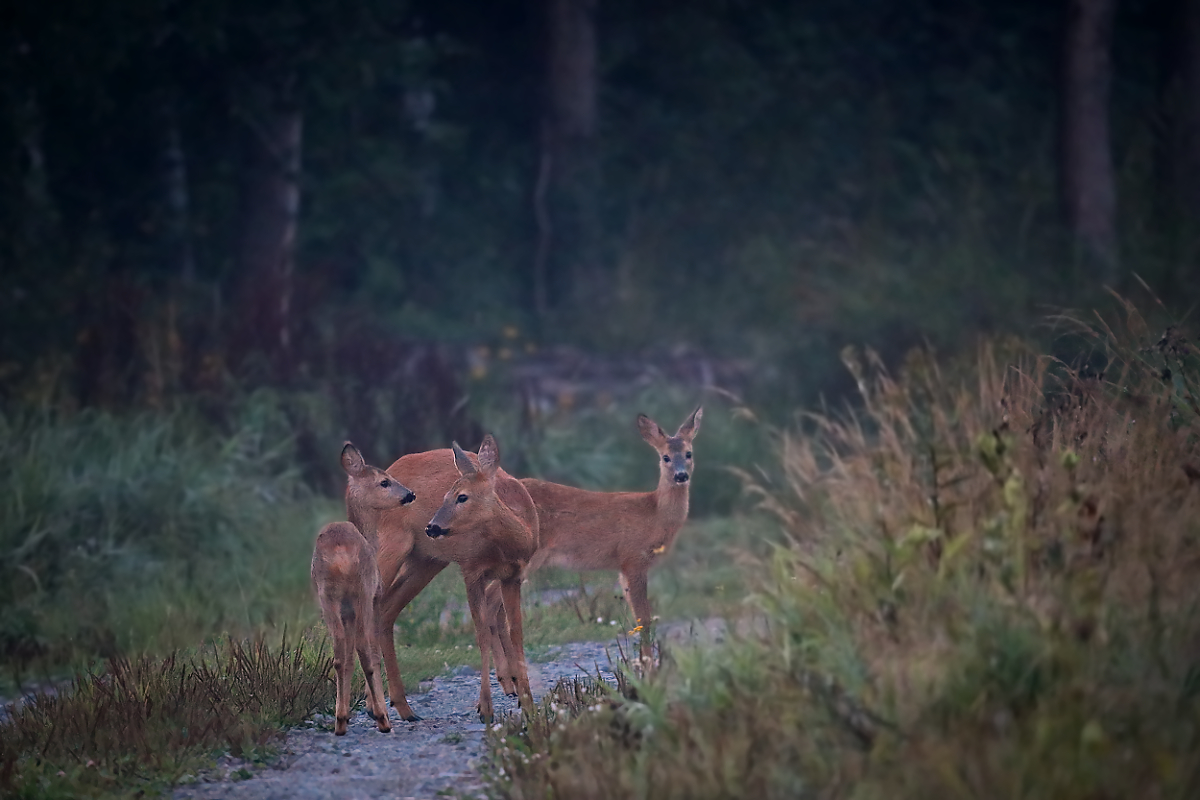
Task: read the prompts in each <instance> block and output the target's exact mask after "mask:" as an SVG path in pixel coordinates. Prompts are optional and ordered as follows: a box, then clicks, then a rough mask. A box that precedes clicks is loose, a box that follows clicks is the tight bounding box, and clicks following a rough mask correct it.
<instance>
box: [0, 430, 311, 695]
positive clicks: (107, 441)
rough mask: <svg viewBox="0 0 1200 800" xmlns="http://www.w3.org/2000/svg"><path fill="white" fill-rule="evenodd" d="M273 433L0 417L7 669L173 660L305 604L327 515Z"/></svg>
mask: <svg viewBox="0 0 1200 800" xmlns="http://www.w3.org/2000/svg"><path fill="white" fill-rule="evenodd" d="M262 427H263V426H261V425H259V424H257V423H256V422H255V421H254V419H253V417H252V415H248V416H247V419H245V420H244V421H243V422H242V423H241V424H240V425H238V426H237V427H236V430H235V432H234V433H233V434H232V435H221V434H220V433H218V432H216V431H214V430H213V429H212V428H211V427H210V426H207V425H205V424H203V423H201V422H200V421H198V420H196V419H194V418H192V417H190V416H188V415H186V414H182V413H178V414H140V415H134V416H128V417H121V416H115V415H110V414H105V413H92V412H87V413H81V414H77V415H74V416H60V415H56V414H51V413H14V414H10V415H5V416H0V553H2V554H3V560H2V561H0V609H2V613H0V660H2V661H4V662H7V664H8V665H9V666H10V667H11V668H13V669H16V670H18V671H20V670H22V669H25V668H36V667H38V665H43V666H44V665H48V664H62V663H64V662H77V661H79V660H80V659H86V658H88V657H94V656H99V657H105V658H107V657H112V656H116V655H119V654H124V653H129V652H133V651H136V650H138V649H141V648H145V647H150V646H153V647H154V648H155V649H158V650H160V651H165V650H169V649H171V648H172V647H175V646H191V645H194V644H196V643H197V642H198V641H200V640H201V639H202V638H203V637H205V636H207V635H209V634H212V633H216V632H219V631H222V630H247V629H250V628H253V627H255V626H257V625H260V624H263V623H265V622H283V621H288V620H291V619H293V618H294V617H293V615H294V613H295V611H294V607H295V606H296V605H297V604H298V601H299V602H303V604H304V607H305V608H307V607H308V603H307V602H304V600H303V599H306V598H307V594H308V586H307V559H308V557H309V554H310V553H311V542H312V537H313V535H314V531H315V530H316V529H317V527H318V524H319V518H320V515H319V509H318V506H317V505H316V504H315V502H314V500H313V498H312V497H311V496H310V494H309V492H308V491H307V489H306V488H305V486H304V485H303V483H302V482H301V481H300V480H299V479H298V477H297V475H296V472H295V470H294V469H293V468H292V467H291V466H290V464H291V461H290V455H291V453H290V449H289V444H288V442H287V440H286V439H283V440H275V439H271V440H268V439H267V438H266V437H265V436H264V435H263V434H262V433H261V430H262Z"/></svg>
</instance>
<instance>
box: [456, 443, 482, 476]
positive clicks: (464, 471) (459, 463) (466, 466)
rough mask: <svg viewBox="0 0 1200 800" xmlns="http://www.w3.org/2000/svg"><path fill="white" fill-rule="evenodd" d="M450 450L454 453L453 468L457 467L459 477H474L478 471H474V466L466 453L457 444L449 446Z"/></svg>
mask: <svg viewBox="0 0 1200 800" xmlns="http://www.w3.org/2000/svg"><path fill="white" fill-rule="evenodd" d="M450 449H451V450H453V451H454V466H456V467H458V474H459V475H474V474H475V473H476V472H478V471H479V470H477V469H475V464H474V463H473V462H472V461H471V457H470V456H469V455H467V451H466V450H463V449H462V448H461V447H459V446H458V442H454V443H453V444H451V445H450Z"/></svg>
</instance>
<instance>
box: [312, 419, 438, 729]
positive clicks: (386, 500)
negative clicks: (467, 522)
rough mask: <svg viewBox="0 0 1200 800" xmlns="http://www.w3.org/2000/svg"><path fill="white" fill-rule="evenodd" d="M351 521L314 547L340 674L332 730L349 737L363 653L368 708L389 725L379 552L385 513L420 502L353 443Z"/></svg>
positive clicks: (316, 583) (329, 530) (335, 525)
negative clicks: (380, 635) (378, 612)
mask: <svg viewBox="0 0 1200 800" xmlns="http://www.w3.org/2000/svg"><path fill="white" fill-rule="evenodd" d="M342 469H344V470H345V471H346V476H347V478H348V481H347V484H346V515H347V516H348V517H349V518H350V521H349V522H331V523H329V524H328V525H326V526H325V527H324V528H322V529H321V532H320V533H319V534H318V535H317V543H316V546H315V547H314V548H313V558H312V582H313V587H314V588H315V589H316V593H317V600H318V602H319V603H320V604H321V616H322V617H323V618H324V619H325V624H326V625H327V626H328V627H329V635H330V636H331V637H332V638H333V667H334V670H335V671H336V672H337V704H336V706H335V710H334V716H335V722H334V729H333V732H334V733H335V734H337V735H338V736H344V735H345V733H346V725H347V723H348V722H349V718H350V679H351V677H352V676H353V675H354V654H355V652H357V653H358V658H359V661H360V662H362V668H363V674H364V676H365V677H366V680H367V695H368V696H367V708H368V711H369V712H370V714H371V716H372V717H373V718H374V719H375V721H376V724H377V725H378V726H379V731H380V732H381V733H387V732H388V731H390V730H391V729H392V726H391V724H390V723H389V722H388V715H387V705H386V704H385V703H384V699H383V684H382V682H381V681H380V677H379V647H378V644H377V643H376V635H375V634H376V631H375V602H376V597H377V596H378V595H379V592H380V584H379V568H378V566H377V565H376V561H375V558H376V553H377V551H378V549H379V535H378V526H379V517H380V514H381V512H383V511H384V510H386V509H390V508H399V507H400V506H402V505H406V504H408V503H411V502H412V501H413V500H415V499H416V495H414V494H413V493H412V492H411V491H410V490H409V489H408V487H406V486H404V485H403V484H401V483H400V482H399V481H396V480H394V479H393V478H392V477H391V476H389V475H388V474H387V473H386V472H384V471H383V470H381V469H378V468H377V467H372V466H369V465H368V464H367V463H366V462H365V461H364V460H363V457H362V454H361V453H360V452H358V449H357V448H356V447H355V446H354V445H352V444H351V443H350V442H346V444H345V445H344V446H343V447H342Z"/></svg>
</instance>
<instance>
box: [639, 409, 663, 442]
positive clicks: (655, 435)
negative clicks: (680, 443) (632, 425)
mask: <svg viewBox="0 0 1200 800" xmlns="http://www.w3.org/2000/svg"><path fill="white" fill-rule="evenodd" d="M637 424H638V432H639V433H640V434H642V438H643V439H645V440H646V442H647V443H648V444H649V445H650V446H651V447H662V446H663V445H664V444H666V443H667V434H666V432H665V431H664V430H663V429H662V428H660V427H658V423H657V422H655V421H654V420H652V419H650V418H649V417H647V416H646V415H645V414H638V420H637Z"/></svg>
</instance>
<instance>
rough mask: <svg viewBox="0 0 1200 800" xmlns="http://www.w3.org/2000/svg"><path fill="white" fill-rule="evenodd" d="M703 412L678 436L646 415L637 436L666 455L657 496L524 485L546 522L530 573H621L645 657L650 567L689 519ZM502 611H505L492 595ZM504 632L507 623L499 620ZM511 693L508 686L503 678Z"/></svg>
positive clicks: (534, 482) (501, 666)
mask: <svg viewBox="0 0 1200 800" xmlns="http://www.w3.org/2000/svg"><path fill="white" fill-rule="evenodd" d="M702 415H703V408H697V409H696V410H695V411H693V412H692V414H691V416H689V417H688V418H687V419H686V420H684V422H683V424H682V425H680V426H679V430H678V431H676V432H675V435H674V436H668V435H667V434H666V432H665V431H663V429H662V428H660V427H659V426H658V423H656V422H654V420H652V419H650V418H649V417H647V416H646V415H645V414H639V415H638V419H637V425H638V431H639V432H640V433H641V434H642V438H643V439H645V440H646V442H647V443H649V445H650V446H651V447H653V448H654V449H655V450H656V451H657V452H658V455H659V464H658V466H659V474H658V488H656V489H655V490H654V491H653V492H591V491H587V490H585V489H576V488H574V487H571V486H563V485H561V484H557V483H550V482H549V481H543V480H538V479H536V478H526V479H524V480H522V481H521V483H522V484H524V486H525V488H526V489H528V490H529V494H530V496H531V497H532V498H533V503H534V505H535V506H536V508H537V513H538V522H539V525H540V532H539V542H538V550H537V553H535V554H534V556H533V560H532V561H530V562H529V566H528V568H527V570H526V572H527V574H528V573H532V572H533V571H534V570H536V569H538V568H540V567H542V566H552V567H561V568H562V569H568V570H574V571H578V572H588V571H591V570H601V569H603V570H619V571H620V578H621V588H622V590H623V591H624V594H625V600H626V601H627V602H628V603H629V607H630V608H631V609H632V611H633V618H634V619H635V620H636V622H635V623H634V624H635V625H637V626H638V628H637V629H641V630H642V636H641V656H642V658H643V660H647V659H649V658H650V655H651V653H650V637H649V636H648V632H649V631H648V628H649V626H650V623H651V619H652V617H651V615H650V598H649V596H648V594H647V584H648V581H649V572H650V567H651V566H653V565H654V563H655V560H656V559H657V558H658V556H660V555H662V554H663V553H665V552H666V551H667V550H668V549H669V548H670V547H671V545H672V544H673V543H674V542H675V537H676V535H678V533H679V529H680V528H682V527H683V523H684V522H685V521H687V514H688V486H689V485H690V483H691V475H692V439H694V438H695V436H696V433H697V432H698V431H699V430H700V418H701V416H702ZM489 601H490V604H491V607H492V608H493V609H494V612H495V613H503V611H504V610H506V609H507V608H509V606H508V605H507V604H505V606H504V607H503V608H501V607H500V606H499V604H498V603H496V602H495V601H494V600H493V599H492V598H489ZM493 624H494V625H495V626H497V627H498V628H502V627H503V620H497V621H496V622H494V623H493ZM503 645H504V642H503V641H500V642H497V643H496V646H497V647H498V648H499V651H500V654H499V655H498V656H497V664H496V675H497V677H498V678H499V676H501V675H502V674H503V675H504V676H506V677H507V676H509V675H511V674H512V670H511V669H508V668H507V666H508V665H507V664H506V663H504V658H505V653H504V650H503ZM500 683H501V685H502V686H503V687H504V688H505V690H506V691H509V685H508V684H507V683H505V680H504V679H500Z"/></svg>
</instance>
